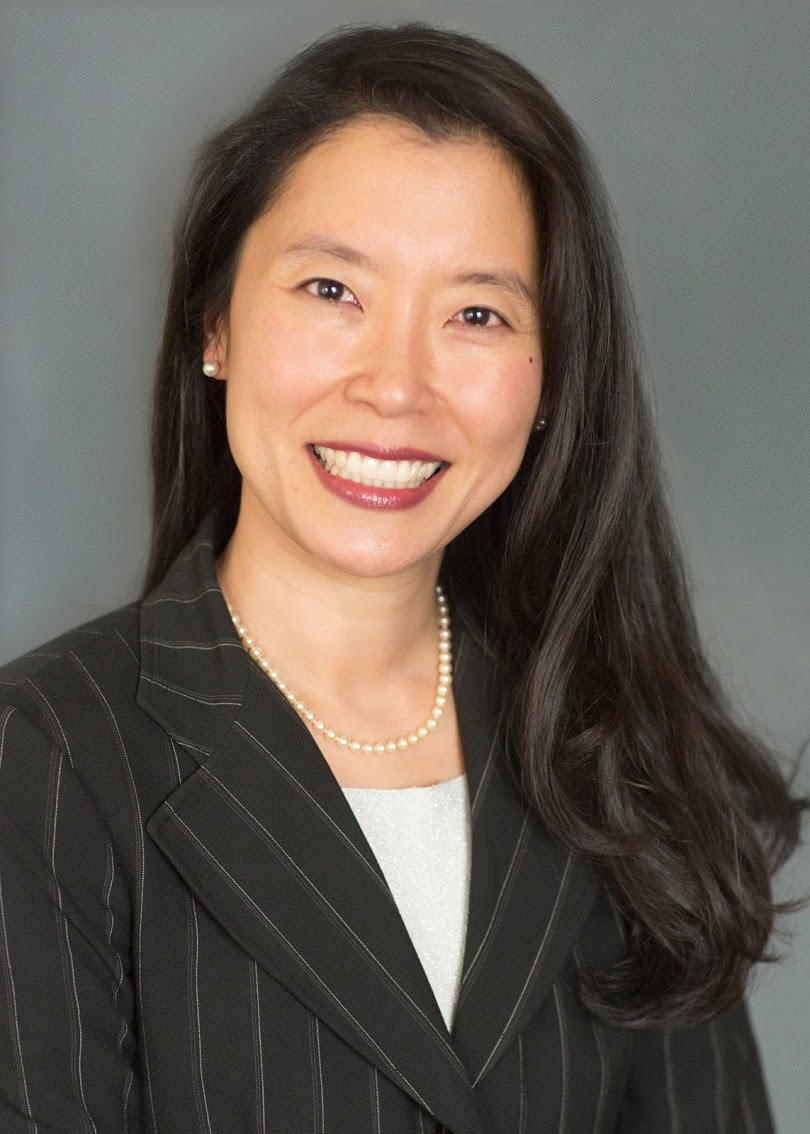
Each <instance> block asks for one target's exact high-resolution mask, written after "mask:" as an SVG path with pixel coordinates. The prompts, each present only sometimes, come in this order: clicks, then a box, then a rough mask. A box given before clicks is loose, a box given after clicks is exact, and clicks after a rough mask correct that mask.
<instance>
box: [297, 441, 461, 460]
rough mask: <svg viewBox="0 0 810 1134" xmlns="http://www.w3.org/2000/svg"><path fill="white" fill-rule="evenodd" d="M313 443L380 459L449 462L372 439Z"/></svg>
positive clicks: (432, 455) (419, 451)
mask: <svg viewBox="0 0 810 1134" xmlns="http://www.w3.org/2000/svg"><path fill="white" fill-rule="evenodd" d="M312 445H317V446H318V448H319V449H322V448H325V449H342V450H343V451H344V452H346V453H351V452H354V453H362V455H363V456H364V457H376V458H377V459H378V460H380V461H440V462H441V463H442V464H443V465H444V464H448V462H447V461H445V459H444V458H443V457H439V456H437V455H436V454H435V453H428V452H426V451H425V450H424V449H411V448H408V447H407V446H405V447H400V448H395V447H392V446H386V445H375V444H374V443H373V442H372V441H313V442H312ZM307 447H308V448H309V447H310V446H307Z"/></svg>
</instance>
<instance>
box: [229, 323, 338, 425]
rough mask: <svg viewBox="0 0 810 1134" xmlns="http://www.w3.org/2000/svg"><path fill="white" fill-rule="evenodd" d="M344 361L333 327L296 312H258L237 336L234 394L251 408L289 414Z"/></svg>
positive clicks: (232, 360)
mask: <svg viewBox="0 0 810 1134" xmlns="http://www.w3.org/2000/svg"><path fill="white" fill-rule="evenodd" d="M340 364H341V360H340V358H339V357H338V355H337V352H336V350H335V335H334V333H332V334H329V333H328V331H324V330H323V329H321V328H317V329H313V326H312V322H311V320H305V319H302V318H300V317H298V318H296V316H295V313H294V312H283V313H273V312H269V313H261V314H257V315H254V316H253V317H252V318H250V319H246V320H245V321H244V322H243V323H242V324H241V334H240V335H239V336H235V337H234V339H233V341H232V348H231V353H230V357H229V362H228V370H229V376H230V379H231V385H232V387H233V389H232V390H231V395H232V396H233V398H234V401H235V402H236V401H238V402H239V403H240V404H241V405H243V406H244V407H245V408H246V410H247V412H256V413H261V415H262V417H263V418H264V419H266V418H267V417H268V416H277V417H279V418H286V419H289V418H290V417H291V416H292V417H294V416H295V415H296V413H298V412H299V411H302V410H304V409H305V408H306V407H307V406H308V405H310V404H311V402H312V401H313V399H316V398H318V397H319V396H320V394H321V393H322V392H323V391H324V390H326V389H327V388H328V387H329V385H330V383H331V382H332V381H333V380H334V375H335V373H336V372H338V371H339V369H340Z"/></svg>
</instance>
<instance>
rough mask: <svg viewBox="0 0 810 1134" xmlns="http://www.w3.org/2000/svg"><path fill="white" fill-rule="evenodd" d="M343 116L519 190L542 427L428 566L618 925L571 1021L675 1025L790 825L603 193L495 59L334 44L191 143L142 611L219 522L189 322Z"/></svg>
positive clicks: (372, 33) (549, 804) (221, 292)
mask: <svg viewBox="0 0 810 1134" xmlns="http://www.w3.org/2000/svg"><path fill="white" fill-rule="evenodd" d="M361 114H381V115H388V116H393V117H395V118H397V119H399V120H406V121H408V122H410V123H413V124H414V125H416V126H417V127H419V128H420V129H421V130H422V131H423V132H424V133H425V134H426V135H427V136H428V137H429V138H431V139H434V140H443V139H451V140H452V139H457V138H464V137H470V136H473V137H476V138H479V139H485V140H488V141H490V142H491V143H492V144H494V145H496V146H498V147H500V149H501V151H502V152H503V153H505V154H506V155H507V156H508V157H510V158H511V159H512V160H513V161H514V162H515V163H516V166H517V168H518V169H519V171H520V172H521V174H522V177H523V179H524V181H525V185H526V186H527V188H528V189H529V192H530V197H531V202H532V207H533V210H534V215H535V221H536V228H537V232H538V236H539V263H540V279H539V281H538V282H539V291H540V310H539V316H540V321H541V324H540V325H541V336H542V343H543V369H544V385H543V393H542V398H543V408H542V412H543V413H544V414H545V416H546V417H547V419H548V421H549V425H548V428H547V429H546V430H545V432H543V433H541V434H539V435H538V434H534V435H533V439H532V440H531V441H530V442H529V445H528V448H527V451H526V454H525V458H524V460H523V463H522V465H521V468H520V470H519V472H518V474H517V476H516V477H515V479H514V481H513V483H512V484H511V485H510V486H509V488H508V489H507V490H506V492H504V493H503V494H502V496H501V497H499V499H498V500H497V501H495V503H494V504H492V505H491V507H490V508H489V509H487V511H486V512H485V513H484V514H483V515H482V516H481V517H479V518H478V520H476V521H475V522H474V523H473V524H472V525H471V526H470V527H469V528H468V529H467V530H466V531H465V532H463V533H462V534H461V535H460V536H459V537H457V538H456V539H455V540H454V541H453V543H451V544H450V546H449V547H448V548H447V549H446V553H445V557H444V562H443V564H442V577H443V579H444V581H445V583H446V586H447V587H448V590H449V592H450V596H451V598H452V600H453V602H454V603H455V604H456V605H457V606H458V607H462V606H463V608H464V610H465V612H466V615H467V618H468V619H469V620H470V623H471V625H474V626H476V627H478V628H479V630H480V632H481V635H482V636H483V637H484V638H485V641H486V643H487V645H488V646H489V648H491V649H492V651H493V654H494V656H495V657H496V658H497V659H498V661H499V669H502V673H503V676H504V681H505V683H506V684H505V690H506V692H505V696H504V699H503V703H504V705H506V706H508V709H507V711H506V714H505V718H504V722H503V725H504V729H505V735H506V736H507V737H508V744H507V749H508V751H509V752H510V761H511V763H510V768H511V772H512V774H513V777H514V780H515V783H516V785H517V786H518V788H519V790H520V791H521V792H522V793H523V795H524V798H526V799H527V800H528V801H529V802H530V803H531V805H532V806H533V807H534V808H535V809H536V811H537V813H538V814H539V815H540V817H541V818H542V820H543V821H544V823H545V824H546V826H547V828H548V830H549V831H550V832H551V833H552V834H553V835H554V836H555V837H557V838H558V839H560V840H561V841H562V842H563V843H565V844H566V845H567V846H568V847H570V848H572V849H574V850H575V851H577V852H579V853H581V854H583V855H585V856H587V858H588V859H589V860H590V861H591V862H593V863H595V864H596V865H597V867H599V868H600V869H601V870H602V872H603V875H604V878H605V882H606V885H607V888H608V892H609V894H610V895H611V897H612V900H613V902H614V904H615V906H616V908H617V910H618V911H619V913H620V915H621V916H622V917H623V919H624V921H625V923H626V926H627V931H628V932H627V943H628V948H627V953H626V956H625V957H624V958H623V959H622V960H621V961H620V962H618V963H616V964H613V965H610V966H607V967H602V968H599V969H593V970H590V971H588V972H586V973H584V974H583V976H582V978H581V983H580V990H579V991H580V997H581V999H582V1001H583V1003H584V1005H585V1006H586V1008H588V1009H589V1010H590V1011H592V1012H593V1013H594V1014H596V1015H598V1016H599V1017H601V1018H602V1019H603V1020H605V1021H607V1022H612V1023H617V1024H624V1025H636V1026H640V1025H649V1024H656V1023H657V1024H668V1025H675V1026H685V1025H690V1024H696V1023H698V1022H700V1021H702V1020H705V1019H707V1018H709V1017H711V1016H712V1015H714V1014H716V1013H717V1012H719V1011H721V1010H722V1009H724V1008H726V1007H728V1006H730V1005H731V1004H732V1003H734V1002H735V1001H736V1000H738V999H739V998H740V996H741V995H742V994H743V992H744V990H745V983H746V977H747V975H748V972H749V970H750V968H751V966H752V965H753V964H754V963H755V962H756V961H760V960H771V959H773V957H772V955H771V954H769V953H767V952H766V950H767V947H768V942H769V938H770V936H771V931H772V928H773V924H774V918H775V916H776V915H777V914H780V913H782V912H785V911H786V910H787V909H793V908H795V907H796V905H797V903H782V904H776V903H774V901H773V898H772V893H771V877H772V875H773V873H774V872H775V870H776V869H777V868H778V866H779V865H781V863H782V862H783V861H784V860H785V859H786V858H787V857H788V855H789V854H790V853H791V851H792V850H793V849H794V847H795V846H796V844H797V842H798V838H799V828H800V816H801V811H802V809H803V808H804V807H805V806H806V804H805V802H804V801H803V800H801V799H793V798H791V795H790V792H789V790H788V785H787V784H786V782H785V779H784V777H783V775H782V773H781V772H780V769H779V764H778V762H777V760H776V758H775V757H774V756H773V755H772V754H771V753H770V752H769V751H768V749H767V748H766V746H765V745H764V743H763V742H762V741H761V740H759V739H758V738H757V737H755V736H754V735H753V734H752V733H751V732H750V730H748V729H746V728H745V727H743V725H742V724H741V723H740V722H739V721H738V720H737V719H736V717H735V712H734V709H733V707H732V705H731V704H730V702H729V700H728V699H727V697H726V694H725V693H724V691H723V689H722V688H721V685H720V683H719V681H718V679H717V677H716V676H715V675H714V673H713V672H712V670H711V668H710V666H709V664H708V662H707V660H706V658H705V656H704V653H703V650H702V647H701V642H700V637H699V633H698V628H697V626H696V622H695V617H694V614H693V610H692V600H691V594H690V591H691V586H690V582H689V579H688V577H687V574H686V569H685V565H684V556H683V554H682V551H681V549H680V547H679V542H678V538H677V535H676V531H675V528H674V525H673V521H672V518H671V513H670V507H669V504H668V501H667V498H666V492H665V487H664V483H663V478H662V475H661V468H660V457H659V449H658V441H657V435H656V429H655V427H654V423H653V419H652V412H651V408H650V399H649V397H648V394H647V393H646V392H645V389H644V381H643V365H642V363H643V354H642V349H641V347H640V345H639V344H640V338H639V335H638V332H637V319H636V315H635V313H634V308H633V303H632V300H631V298H630V296H629V293H628V289H627V286H626V282H625V271H624V267H623V263H622V257H621V253H620V250H619V248H618V244H617V240H616V235H615V227H616V226H615V222H614V219H613V215H612V211H611V207H610V204H609V201H608V198H607V194H606V191H605V189H604V186H603V184H602V181H601V178H600V175H599V173H598V171H597V169H596V168H595V165H594V162H593V159H592V157H591V156H590V154H589V151H588V147H587V145H586V144H585V142H584V140H583V138H582V136H581V134H580V132H579V131H578V130H577V128H576V126H575V125H574V124H573V123H572V121H571V120H570V118H569V117H568V116H567V115H566V113H565V112H564V111H563V110H562V108H561V107H560V105H559V104H558V102H557V101H556V100H555V99H554V97H553V96H552V95H551V93H550V92H549V91H548V90H547V89H546V88H545V87H544V86H543V85H542V83H540V82H539V81H538V80H537V79H536V78H535V77H534V75H532V74H531V72H529V71H528V70H526V69H525V68H524V67H523V66H521V65H520V64H519V63H517V62H516V61H515V60H514V59H512V58H510V57H509V56H508V55H505V54H504V53H502V52H501V51H499V50H497V49H495V48H494V47H492V46H490V45H488V44H486V43H484V42H481V41H480V40H479V39H477V38H475V37H473V36H470V35H466V34H460V33H456V32H453V31H449V30H445V29H441V28H437V27H434V26H431V25H429V24H425V23H413V22H410V23H405V24H400V25H398V26H379V25H361V26H358V25H354V26H349V27H346V28H342V29H340V30H338V31H336V32H333V33H330V34H329V35H327V36H324V37H322V38H321V39H319V40H317V41H316V42H315V43H313V44H311V45H310V46H308V47H307V48H306V49H305V50H303V51H301V52H300V53H299V54H298V55H296V56H295V57H294V58H293V59H292V60H291V61H290V62H289V63H288V64H287V65H286V66H285V67H284V68H283V70H282V71H281V72H280V73H279V74H278V76H277V77H276V78H275V80H274V81H273V83H272V84H271V85H270V86H269V87H268V88H267V89H266V90H265V91H264V92H263V93H262V94H261V96H260V97H259V98H258V100H256V101H255V102H254V103H253V104H252V105H251V106H250V107H249V108H248V109H247V110H246V111H245V112H244V113H242V114H241V115H240V116H239V117H238V118H236V120H235V121H233V122H231V123H230V124H229V125H227V126H225V127H224V128H223V129H221V130H219V132H217V133H216V134H215V135H214V136H212V137H211V138H210V139H209V140H208V141H207V142H206V143H205V145H204V146H203V148H202V150H201V153H200V156H199V160H198V162H197V165H196V168H195V171H194V175H193V179H192V184H191V189H190V193H189V197H188V201H187V204H186V206H185V209H184V211H183V213H182V215H181V217H180V220H179V224H178V229H177V236H176V246H175V253H174V265H173V271H172V277H171V285H170V291H169V297H168V306H167V312H166V322H165V329H164V335H163V342H162V347H161V351H160V356H159V360H158V364H157V374H156V384H155V394H154V417H153V432H152V466H153V478H154V480H153V484H154V509H153V532H152V546H151V555H150V559H149V563H148V568H147V571H146V578H145V581H144V586H143V594H144V595H145V594H146V593H147V592H148V591H150V590H151V589H152V588H153V587H154V586H155V585H156V584H157V583H158V582H159V581H160V580H161V579H162V577H163V575H164V574H165V572H166V570H167V568H168V567H169V564H170V563H171V562H172V560H173V559H174V558H175V556H176V555H177V554H178V552H179V550H180V549H181V548H182V547H183V545H184V544H185V543H186V541H187V540H188V539H189V538H190V537H191V535H192V534H193V533H194V531H195V529H196V527H197V525H198V524H199V522H200V519H201V518H202V516H203V514H204V513H205V512H206V511H207V510H208V509H209V508H210V507H211V506H212V505H213V504H214V503H216V502H222V504H223V505H224V507H225V508H226V510H227V509H230V510H231V511H232V516H233V520H234V522H235V519H236V515H237V511H238V504H239V489H240V475H239V472H238V470H237V468H236V466H235V464H234V461H233V458H232V456H231V453H230V450H229V447H228V442H227V437H226V432H225V424H224V420H225V415H224V390H225V384H224V383H222V382H217V381H211V380H209V379H206V378H205V377H204V376H203V375H202V373H201V364H202V349H203V335H204V321H205V320H206V318H209V319H211V320H212V321H213V322H216V320H217V319H218V318H220V317H223V316H225V315H226V314H227V309H228V304H229V299H230V295H231V288H232V285H233V281H234V276H235V271H236V267H237V263H238V258H239V254H240V250H241V247H242V243H243V241H244V238H245V235H246V233H247V230H248V229H249V227H250V226H251V225H252V224H253V222H254V221H256V220H257V219H258V217H259V216H260V215H261V214H262V213H263V212H264V210H265V209H267V208H268V207H269V206H270V205H271V204H272V202H273V200H274V199H276V198H277V196H278V194H279V193H280V192H281V190H282V189H283V187H284V185H285V180H286V179H287V178H288V177H289V174H290V172H291V171H292V169H293V167H294V166H295V163H296V162H297V161H298V159H299V158H301V157H302V156H303V155H304V154H305V153H307V152H308V151H309V150H310V149H311V148H312V147H313V146H315V145H316V144H318V143H319V142H321V141H322V140H324V138H325V137H326V136H327V135H328V134H329V133H330V132H332V131H335V130H336V129H338V128H339V127H340V126H342V125H344V124H345V123H347V122H348V121H350V120H351V119H353V118H355V117H356V116H358V115H361Z"/></svg>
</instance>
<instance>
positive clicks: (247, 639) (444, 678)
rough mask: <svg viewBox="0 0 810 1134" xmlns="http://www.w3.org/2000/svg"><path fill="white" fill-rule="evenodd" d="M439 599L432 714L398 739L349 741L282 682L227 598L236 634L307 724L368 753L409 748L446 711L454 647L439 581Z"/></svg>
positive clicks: (338, 740)
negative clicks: (436, 679)
mask: <svg viewBox="0 0 810 1134" xmlns="http://www.w3.org/2000/svg"><path fill="white" fill-rule="evenodd" d="M436 602H437V605H438V609H439V679H438V683H437V685H436V697H435V698H434V701H433V708H432V709H431V711H430V716H429V717H428V718H427V719H426V720H425V721H424V722H423V723H422V724H421V725H419V727H418V728H415V729H414V730H413V732H410V733H404V734H403V735H402V736H400V737H398V738H397V739H396V740H350V739H349V737H348V736H344V735H343V734H342V733H339V732H338V731H337V730H336V729H334V728H330V727H329V726H328V725H327V724H324V722H323V721H322V720H321V719H320V717H317V716H316V715H315V713H314V712H313V711H312V710H311V709H309V708H307V706H306V705H305V704H304V702H303V701H302V700H301V698H300V697H299V696H298V695H297V694H295V693H293V691H292V689H290V687H289V686H288V685H287V683H286V681H283V680H282V679H281V677H280V676H279V674H278V670H276V669H274V668H273V666H272V665H271V664H270V662H269V661H268V660H267V658H266V657H265V656H264V654H263V653H262V651H261V650H260V649H259V647H258V645H257V644H256V640H255V639H254V638H253V637H252V636H251V635H250V634H249V633H248V631H247V630H246V629H245V627H244V625H243V624H242V622H241V621H240V619H239V616H238V614H237V613H236V611H234V610H233V608H232V607H231V605H230V603H229V602H228V601H227V599H226V605H227V607H228V611H229V612H230V615H231V621H232V622H233V624H234V626H235V628H236V633H237V634H238V635H239V637H240V639H241V641H242V645H243V646H244V647H245V649H246V650H247V652H248V653H249V654H250V656H251V657H252V658H253V660H254V661H255V662H256V663H257V664H258V666H259V667H260V669H262V670H263V671H264V672H265V673H266V674H267V676H268V677H269V678H270V680H271V681H272V682H273V684H274V685H275V686H276V688H277V689H278V690H279V691H280V692H281V693H283V694H284V696H285V697H286V698H287V700H288V701H289V702H290V704H291V705H292V706H293V708H294V709H296V710H297V712H298V713H299V715H300V716H301V717H302V718H303V719H304V720H305V721H306V723H307V724H308V725H310V727H311V728H313V729H314V730H315V731H316V732H318V733H320V734H321V735H322V736H325V737H326V738H327V740H332V741H334V743H335V744H337V745H339V746H340V747H341V748H349V749H351V751H352V752H367V753H368V754H369V755H371V754H378V753H383V752H396V751H398V750H399V749H401V748H408V747H409V746H410V745H411V744H416V743H417V741H419V740H422V739H424V737H426V736H429V735H430V733H431V732H432V731H433V729H435V728H436V726H437V725H438V723H439V720H440V718H441V716H442V713H443V712H444V706H445V705H446V704H447V694H448V691H449V689H450V685H451V684H452V681H453V666H452V662H451V652H452V649H451V645H450V612H449V608H448V606H447V599H446V598H445V596H444V591H443V590H442V588H441V587H440V586H439V585H438V584H437V585H436Z"/></svg>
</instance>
